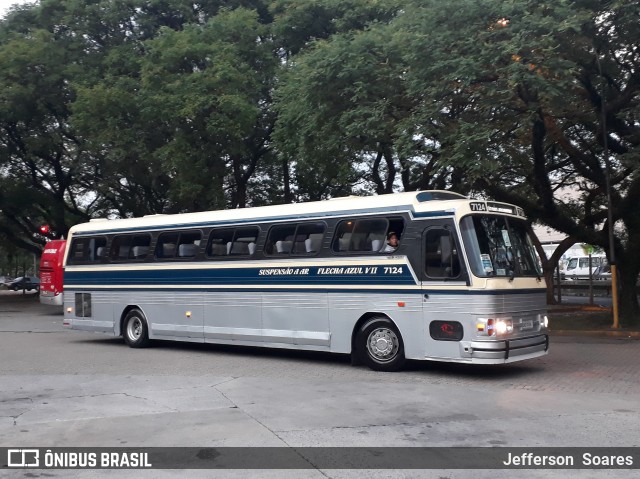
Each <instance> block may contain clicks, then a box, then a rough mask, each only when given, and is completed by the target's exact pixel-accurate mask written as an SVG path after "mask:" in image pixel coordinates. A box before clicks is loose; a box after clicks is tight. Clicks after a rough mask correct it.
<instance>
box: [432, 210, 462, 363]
mask: <svg viewBox="0 0 640 479" xmlns="http://www.w3.org/2000/svg"><path fill="white" fill-rule="evenodd" d="M463 263H464V262H463V261H462V259H461V249H460V244H459V241H458V239H457V234H456V231H455V227H454V223H453V220H450V219H434V220H430V221H429V225H428V226H427V227H426V228H425V229H424V231H423V235H422V265H423V271H422V293H423V318H424V322H425V327H426V331H425V332H426V334H425V336H426V343H427V344H426V354H425V356H426V357H428V358H438V359H444V360H446V359H453V358H459V357H460V341H461V340H462V339H463V336H464V326H463V325H464V324H465V322H464V318H465V313H464V311H465V309H466V302H465V301H466V300H465V298H466V297H467V295H465V293H466V292H467V291H468V285H467V283H468V281H467V278H468V276H467V275H466V272H465V271H464V267H463Z"/></svg>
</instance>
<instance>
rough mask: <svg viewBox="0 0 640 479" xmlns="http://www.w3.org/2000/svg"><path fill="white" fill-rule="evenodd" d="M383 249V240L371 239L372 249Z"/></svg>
mask: <svg viewBox="0 0 640 479" xmlns="http://www.w3.org/2000/svg"><path fill="white" fill-rule="evenodd" d="M380 249H382V240H379V239H374V240H371V251H380Z"/></svg>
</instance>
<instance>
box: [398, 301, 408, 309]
mask: <svg viewBox="0 0 640 479" xmlns="http://www.w3.org/2000/svg"><path fill="white" fill-rule="evenodd" d="M406 305H407V303H405V302H404V301H398V306H400V307H401V308H404V307H405V306H406Z"/></svg>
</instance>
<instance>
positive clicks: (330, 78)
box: [276, 15, 465, 199]
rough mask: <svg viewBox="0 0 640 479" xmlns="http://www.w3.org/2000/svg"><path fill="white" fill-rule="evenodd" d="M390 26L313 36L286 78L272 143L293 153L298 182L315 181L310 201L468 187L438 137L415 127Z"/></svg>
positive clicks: (390, 23) (411, 100) (400, 51)
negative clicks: (337, 193)
mask: <svg viewBox="0 0 640 479" xmlns="http://www.w3.org/2000/svg"><path fill="white" fill-rule="evenodd" d="M386 16H387V15H385V17H386ZM393 25H394V24H393V21H392V20H390V21H388V22H387V23H383V22H380V23H375V22H373V23H371V25H369V26H368V27H367V28H364V29H363V30H353V31H347V32H344V33H339V34H334V35H333V36H331V37H330V38H329V39H327V40H318V41H316V42H315V43H313V44H312V46H310V47H308V48H307V49H306V50H303V51H301V52H300V53H299V54H298V55H296V56H295V57H294V59H293V60H292V61H291V63H290V66H289V69H288V71H287V74H286V75H284V76H283V80H282V82H281V84H280V85H279V89H278V92H277V110H278V113H279V117H278V129H277V131H276V141H277V142H278V146H279V149H280V150H281V151H282V152H283V153H284V154H286V155H289V156H290V157H291V158H296V165H297V182H298V183H299V184H301V185H306V184H309V185H316V189H315V190H310V192H312V194H311V196H310V197H311V198H312V199H319V198H322V197H324V196H328V195H331V194H333V190H331V189H330V187H333V188H334V189H336V188H338V189H342V190H348V189H354V188H355V189H356V190H358V189H360V190H365V191H369V190H370V189H373V190H374V191H375V192H376V193H378V194H383V193H391V192H393V191H395V190H396V189H397V188H398V187H399V186H400V187H401V188H402V189H403V190H405V191H410V190H416V189H434V188H435V189H444V188H446V187H451V186H452V185H455V188H456V189H458V190H462V191H464V190H465V187H464V183H462V182H461V181H460V179H461V176H460V175H459V171H457V170H456V168H451V167H449V166H448V165H447V164H446V163H444V162H443V161H442V159H441V156H440V153H439V147H438V144H437V140H436V139H434V138H433V136H431V135H424V134H422V133H421V132H419V131H417V130H416V125H415V123H414V122H413V108H414V106H415V105H416V104H417V102H416V98H415V97H413V96H412V95H411V94H409V92H408V90H407V83H406V79H407V71H408V67H407V65H406V63H404V61H403V47H402V45H400V44H399V43H398V42H397V40H396V35H397V34H398V31H397V30H396V29H395V28H393ZM312 165H313V168H312V167H311V166H312ZM318 176H319V177H320V178H318ZM323 180H324V181H323Z"/></svg>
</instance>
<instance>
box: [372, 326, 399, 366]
mask: <svg viewBox="0 0 640 479" xmlns="http://www.w3.org/2000/svg"><path fill="white" fill-rule="evenodd" d="M399 345H400V342H399V341H398V336H397V335H396V333H395V332H393V331H392V330H391V329H389V328H378V329H374V330H373V331H371V333H370V334H369V337H368V338H367V350H368V351H369V355H370V356H371V357H372V358H373V359H375V360H376V361H380V362H387V361H391V360H392V359H393V358H395V357H396V355H397V354H398V349H399Z"/></svg>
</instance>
